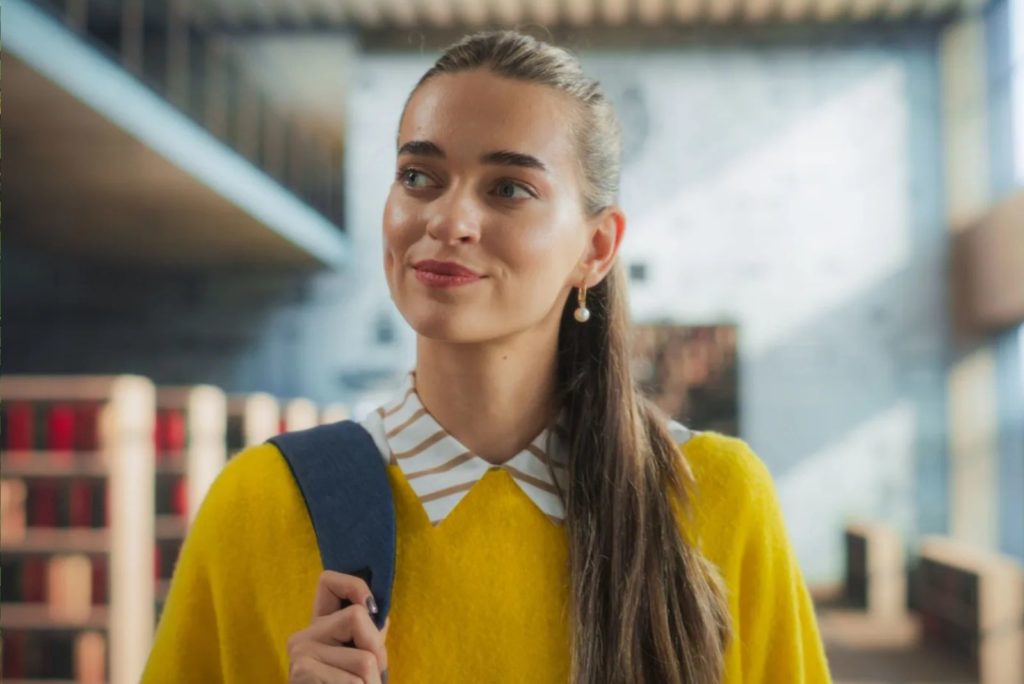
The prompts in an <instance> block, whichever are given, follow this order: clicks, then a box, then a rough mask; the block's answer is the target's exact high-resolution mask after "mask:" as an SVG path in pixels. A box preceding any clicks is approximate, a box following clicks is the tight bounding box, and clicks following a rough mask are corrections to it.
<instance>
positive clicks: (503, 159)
mask: <svg viewBox="0 0 1024 684" xmlns="http://www.w3.org/2000/svg"><path fill="white" fill-rule="evenodd" d="M480 161H481V162H482V163H484V164H498V165H500V166H522V167H524V168H527V169H537V170H538V171H545V172H546V171H547V170H548V167H547V166H545V165H544V162H542V161H541V160H540V159H537V158H536V157H534V156H533V155H532V154H523V153H522V152H510V151H509V150H498V151H497V152H488V153H487V154H485V155H483V156H481V157H480Z"/></svg>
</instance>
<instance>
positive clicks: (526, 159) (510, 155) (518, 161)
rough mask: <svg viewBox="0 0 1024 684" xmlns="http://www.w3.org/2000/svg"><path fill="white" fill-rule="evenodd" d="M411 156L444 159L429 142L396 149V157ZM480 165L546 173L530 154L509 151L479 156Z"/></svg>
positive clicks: (544, 168) (438, 150)
mask: <svg viewBox="0 0 1024 684" xmlns="http://www.w3.org/2000/svg"><path fill="white" fill-rule="evenodd" d="M403 154H412V155H416V156H420V157H437V158H438V159H444V158H445V154H444V150H442V149H441V148H440V147H438V146H437V145H435V144H434V143H432V142H430V141H429V140H410V141H409V142H407V143H405V144H404V145H402V146H401V147H399V148H398V156H399V157H400V156H402V155H403ZM480 163H482V164H497V165H499V166H521V167H523V168H528V169H537V170H539V171H544V172H547V170H548V167H547V166H546V165H545V164H544V162H542V161H541V160H540V159H537V158H536V157H534V156H533V155H532V154H524V153H522V152H512V151H510V150H497V151H495V152H488V153H486V154H483V155H481V156H480Z"/></svg>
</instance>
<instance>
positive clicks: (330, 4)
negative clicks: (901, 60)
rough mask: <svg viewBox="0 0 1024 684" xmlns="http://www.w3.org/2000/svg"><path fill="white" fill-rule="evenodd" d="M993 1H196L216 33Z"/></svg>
mask: <svg viewBox="0 0 1024 684" xmlns="http://www.w3.org/2000/svg"><path fill="white" fill-rule="evenodd" d="M984 4H985V0H192V1H191V3H190V12H191V14H192V19H193V21H194V22H195V23H197V24H200V25H212V26H216V27H223V28H232V27H249V28H256V27H281V26H289V27H302V26H319V27H324V26H338V27H341V26H350V27H354V28H357V29H378V28H383V27H397V28H409V29H413V28H415V29H429V28H442V29H443V28H451V27H456V26H458V27H481V26H514V25H519V24H524V23H532V24H541V25H544V26H549V27H550V26H574V27H607V26H625V25H638V26H664V25H666V24H671V25H680V26H693V25H698V26H699V25H717V24H762V23H804V22H812V23H817V22H837V23H839V22H841V23H850V22H853V23H858V22H869V21H894V22H899V21H920V20H930V19H938V18H941V17H943V16H947V15H950V14H952V13H955V12H958V11H961V10H964V9H973V8H977V7H979V6H981V5H984Z"/></svg>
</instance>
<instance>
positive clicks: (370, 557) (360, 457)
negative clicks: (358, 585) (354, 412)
mask: <svg viewBox="0 0 1024 684" xmlns="http://www.w3.org/2000/svg"><path fill="white" fill-rule="evenodd" d="M267 441H268V442H271V443H273V444H274V445H276V446H277V448H278V449H280V450H281V453H282V454H283V455H284V457H285V460H287V461H288V466H289V467H290V468H291V471H292V474H293V475H294V476H295V480H296V482H297V483H298V485H299V489H300V491H301V492H302V496H303V498H305V500H306V508H307V509H308V510H309V517H310V519H311V520H312V522H313V529H314V531H315V532H316V540H317V544H318V546H319V547H320V559H321V561H322V562H323V566H324V569H326V570H334V571H336V572H343V573H346V574H349V575H358V576H359V577H362V578H363V579H364V580H365V581H366V583H367V584H368V585H369V586H370V591H372V592H373V597H374V600H375V601H376V602H377V609H378V612H377V614H376V615H371V616H370V617H371V618H373V620H374V623H375V624H376V625H377V627H378V628H382V627H383V626H384V621H385V619H386V618H387V615H388V610H389V608H390V606H391V586H392V582H393V581H394V577H395V507H394V501H393V498H392V494H391V485H390V484H389V483H388V476H387V469H386V467H385V465H384V459H383V458H382V456H381V453H380V450H379V449H378V448H377V445H376V443H375V442H374V441H373V437H372V436H370V433H369V432H367V431H366V429H365V428H364V427H363V426H362V425H360V424H359V423H356V422H353V421H351V420H343V421H339V422H337V423H332V424H329V425H318V426H316V427H313V428H309V429H307V430H299V431H295V432H287V433H284V434H280V435H277V436H275V437H271V438H270V439H268V440H267ZM344 605H350V604H349V602H347V601H346V602H344ZM343 607H344V606H343Z"/></svg>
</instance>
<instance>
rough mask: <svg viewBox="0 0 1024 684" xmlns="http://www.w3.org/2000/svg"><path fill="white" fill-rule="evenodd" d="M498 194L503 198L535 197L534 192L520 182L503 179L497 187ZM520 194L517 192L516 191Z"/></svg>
mask: <svg viewBox="0 0 1024 684" xmlns="http://www.w3.org/2000/svg"><path fill="white" fill-rule="evenodd" d="M495 191H496V192H497V194H498V196H499V197H501V198H502V199H529V198H531V197H533V194H532V193H531V192H530V191H529V190H527V189H526V188H525V187H523V186H522V185H520V184H519V183H513V182H512V181H502V182H501V183H498V187H497V188H495ZM517 192H518V193H520V194H518V195H517V194H516V193H517Z"/></svg>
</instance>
